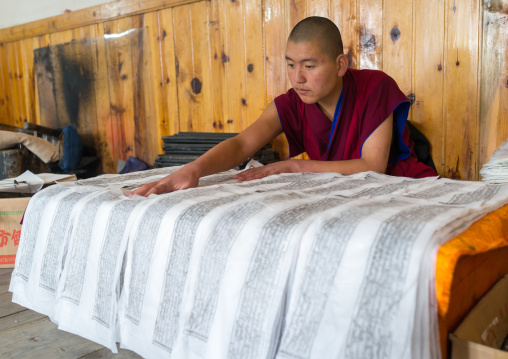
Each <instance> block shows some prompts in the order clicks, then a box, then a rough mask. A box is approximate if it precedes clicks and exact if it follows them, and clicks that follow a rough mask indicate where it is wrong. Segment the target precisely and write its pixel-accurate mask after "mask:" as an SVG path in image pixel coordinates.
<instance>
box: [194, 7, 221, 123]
mask: <svg viewBox="0 0 508 359" xmlns="http://www.w3.org/2000/svg"><path fill="white" fill-rule="evenodd" d="M187 6H189V7H190V12H191V13H190V15H191V35H192V47H193V51H192V52H193V70H194V71H193V78H192V79H191V80H190V81H191V86H190V88H191V90H192V94H193V96H194V97H193V98H194V102H193V105H194V113H193V120H192V126H193V128H195V129H196V130H197V131H200V132H213V131H214V130H215V131H218V132H223V131H222V130H223V129H224V120H223V119H218V120H217V121H220V122H214V121H213V118H212V117H211V116H210V114H212V113H213V109H212V108H213V104H212V93H211V89H212V87H211V82H212V80H211V78H212V76H211V56H210V45H209V42H210V40H209V39H210V33H209V27H208V22H209V17H208V14H209V8H210V4H209V2H199V3H194V4H191V5H187ZM214 123H215V126H214ZM217 123H219V126H217ZM220 124H222V125H221V126H222V128H220V127H221V126H220Z"/></svg>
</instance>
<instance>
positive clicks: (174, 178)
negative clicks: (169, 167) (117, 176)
mask: <svg viewBox="0 0 508 359" xmlns="http://www.w3.org/2000/svg"><path fill="white" fill-rule="evenodd" d="M198 184H199V176H198V175H196V173H195V172H193V171H192V170H190V169H188V168H186V167H185V166H184V167H182V168H181V169H179V170H178V171H176V172H174V173H172V174H170V175H168V176H166V177H164V178H161V179H160V180H158V181H155V182H150V183H147V184H144V185H143V186H141V187H139V188H138V189H136V190H134V191H132V192H131V193H129V194H128V195H127V197H132V196H133V195H138V196H144V197H148V196H149V195H151V194H163V193H168V192H173V191H179V190H182V189H187V188H194V187H197V186H198Z"/></svg>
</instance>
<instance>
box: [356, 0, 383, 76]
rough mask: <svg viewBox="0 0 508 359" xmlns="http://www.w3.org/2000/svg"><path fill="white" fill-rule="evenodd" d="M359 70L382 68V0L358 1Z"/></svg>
mask: <svg viewBox="0 0 508 359" xmlns="http://www.w3.org/2000/svg"><path fill="white" fill-rule="evenodd" d="M357 7H358V10H357V14H358V17H359V24H358V26H359V29H360V66H359V68H360V69H374V70H381V69H382V68H383V17H384V16H385V15H386V13H384V12H383V0H358V2H357Z"/></svg>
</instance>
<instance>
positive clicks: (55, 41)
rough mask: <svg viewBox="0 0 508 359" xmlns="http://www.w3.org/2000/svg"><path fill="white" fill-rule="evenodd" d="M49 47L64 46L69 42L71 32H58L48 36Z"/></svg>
mask: <svg viewBox="0 0 508 359" xmlns="http://www.w3.org/2000/svg"><path fill="white" fill-rule="evenodd" d="M49 38H50V41H51V45H60V44H65V43H67V42H71V40H72V31H71V30H66V31H59V32H54V33H52V34H50V35H49Z"/></svg>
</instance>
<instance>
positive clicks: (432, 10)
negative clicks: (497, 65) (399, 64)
mask: <svg viewBox="0 0 508 359" xmlns="http://www.w3.org/2000/svg"><path fill="white" fill-rule="evenodd" d="M414 11H415V13H416V14H419V15H418V16H416V18H415V25H414V32H415V41H414V45H413V47H414V69H415V70H414V72H413V76H414V80H413V81H414V94H415V98H416V101H415V103H414V105H413V106H411V111H412V123H413V124H414V125H415V126H416V127H417V128H418V129H419V130H420V131H421V132H422V133H423V134H424V135H425V136H426V137H427V139H428V140H429V142H430V143H431V145H432V146H431V154H432V159H433V160H434V164H435V166H436V169H437V172H438V174H439V175H441V176H442V175H444V158H443V150H444V147H443V146H444V142H443V141H444V137H443V136H444V135H443V127H444V121H443V84H444V65H445V64H444V59H443V49H444V32H445V27H444V21H443V19H444V7H443V2H442V0H416V2H415V9H414ZM429 28H430V29H432V31H429Z"/></svg>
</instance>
